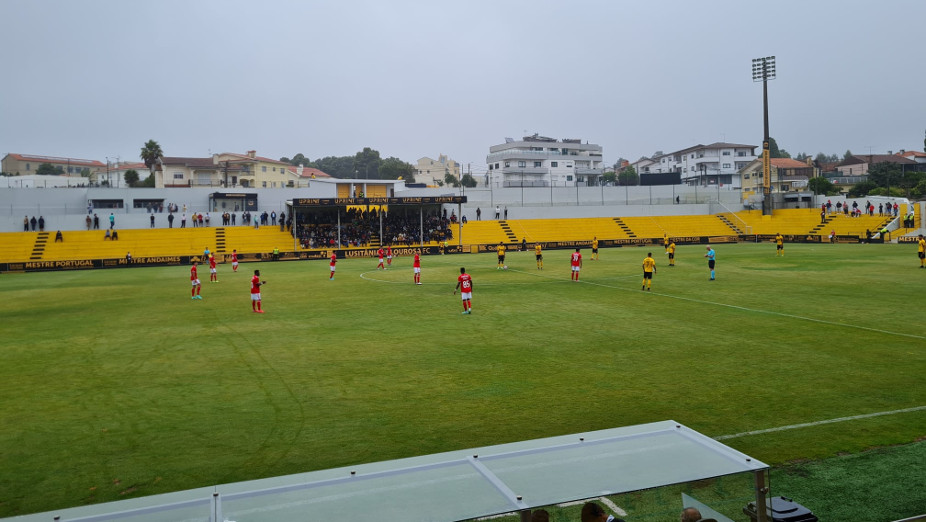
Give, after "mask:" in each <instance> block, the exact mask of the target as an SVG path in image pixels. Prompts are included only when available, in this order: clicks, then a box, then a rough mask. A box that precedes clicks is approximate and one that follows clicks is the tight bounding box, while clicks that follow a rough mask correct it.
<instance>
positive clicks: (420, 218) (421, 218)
mask: <svg viewBox="0 0 926 522" xmlns="http://www.w3.org/2000/svg"><path fill="white" fill-rule="evenodd" d="M418 246H420V247H421V248H424V207H422V206H419V207H418Z"/></svg>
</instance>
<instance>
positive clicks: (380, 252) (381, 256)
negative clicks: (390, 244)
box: [376, 248, 386, 270]
mask: <svg viewBox="0 0 926 522" xmlns="http://www.w3.org/2000/svg"><path fill="white" fill-rule="evenodd" d="M377 254H379V264H378V265H376V269H377V270H379V269H380V268H382V269H383V270H385V269H386V267H385V266H383V249H382V248H380V249H379V252H377Z"/></svg>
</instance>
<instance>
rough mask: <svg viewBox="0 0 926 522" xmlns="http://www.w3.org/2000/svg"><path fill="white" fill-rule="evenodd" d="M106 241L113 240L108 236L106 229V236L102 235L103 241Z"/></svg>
mask: <svg viewBox="0 0 926 522" xmlns="http://www.w3.org/2000/svg"><path fill="white" fill-rule="evenodd" d="M107 239H108V240H110V241H112V239H113V236H111V235H110V234H109V229H108V228H107V229H106V234H104V235H103V241H106V240H107Z"/></svg>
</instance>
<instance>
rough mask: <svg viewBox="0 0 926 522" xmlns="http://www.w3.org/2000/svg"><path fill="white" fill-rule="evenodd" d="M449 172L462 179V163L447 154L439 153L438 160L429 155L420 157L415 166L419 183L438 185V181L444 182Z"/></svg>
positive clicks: (416, 178) (457, 178)
mask: <svg viewBox="0 0 926 522" xmlns="http://www.w3.org/2000/svg"><path fill="white" fill-rule="evenodd" d="M447 174H450V175H451V176H453V177H454V178H455V179H456V180H457V181H460V164H459V163H457V162H456V161H453V160H452V159H450V158H448V157H447V155H445V154H438V156H437V159H436V160H435V159H432V158H429V157H427V156H425V157H423V158H420V159H419V160H418V165H417V166H416V167H415V181H416V182H418V183H426V184H428V185H432V186H433V185H438V181H439V182H440V183H444V179H445V178H446V176H447Z"/></svg>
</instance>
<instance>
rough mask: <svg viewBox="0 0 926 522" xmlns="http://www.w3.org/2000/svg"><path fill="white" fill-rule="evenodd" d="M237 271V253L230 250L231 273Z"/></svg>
mask: <svg viewBox="0 0 926 522" xmlns="http://www.w3.org/2000/svg"><path fill="white" fill-rule="evenodd" d="M237 271H238V251H237V250H232V272H237Z"/></svg>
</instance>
